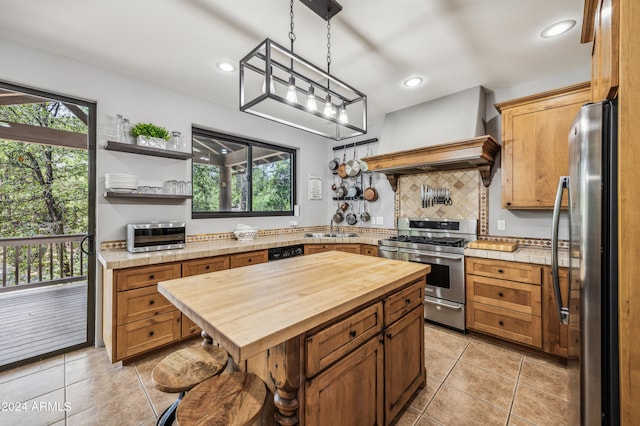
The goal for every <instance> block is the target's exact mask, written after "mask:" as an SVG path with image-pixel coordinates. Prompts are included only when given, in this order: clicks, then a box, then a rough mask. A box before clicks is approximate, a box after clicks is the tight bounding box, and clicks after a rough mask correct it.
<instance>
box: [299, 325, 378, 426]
mask: <svg viewBox="0 0 640 426" xmlns="http://www.w3.org/2000/svg"><path fill="white" fill-rule="evenodd" d="M383 357H384V346H383V344H382V338H381V336H380V335H378V336H376V337H374V338H372V339H371V340H369V341H368V342H367V343H365V344H363V345H362V346H360V347H359V348H357V349H356V350H354V351H353V352H352V353H350V354H349V355H347V356H346V357H345V358H343V359H342V360H340V361H339V362H337V363H336V364H334V365H333V366H332V367H330V368H328V369H327V370H325V371H324V372H323V373H320V374H319V375H318V376H316V377H315V378H313V379H310V380H307V382H306V384H305V425H307V426H325V425H382V424H384V412H383V407H384V405H383V398H384V390H383V386H384V385H383V378H384V374H383V368H384V358H383Z"/></svg>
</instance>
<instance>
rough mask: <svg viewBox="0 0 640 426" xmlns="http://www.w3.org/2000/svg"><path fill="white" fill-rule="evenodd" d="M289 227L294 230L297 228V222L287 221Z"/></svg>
mask: <svg viewBox="0 0 640 426" xmlns="http://www.w3.org/2000/svg"><path fill="white" fill-rule="evenodd" d="M289 226H290V227H292V228H295V227H296V226H298V221H297V220H290V221H289Z"/></svg>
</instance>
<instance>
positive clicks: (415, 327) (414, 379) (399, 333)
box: [384, 307, 425, 420]
mask: <svg viewBox="0 0 640 426" xmlns="http://www.w3.org/2000/svg"><path fill="white" fill-rule="evenodd" d="M384 337H385V339H384V363H385V370H387V371H394V373H393V374H389V375H386V376H385V383H384V390H385V398H384V407H385V417H386V418H387V419H388V420H391V419H393V418H394V417H395V416H396V415H398V413H399V412H400V410H402V407H404V406H405V404H406V403H407V402H408V401H409V399H410V398H411V396H412V395H413V393H414V392H415V391H416V390H417V389H418V387H420V386H421V385H422V384H423V383H424V377H425V368H424V355H422V354H424V321H423V308H422V307H419V308H416V309H414V310H413V311H411V312H410V313H409V314H407V315H406V316H405V317H403V318H402V319H400V320H399V321H398V322H396V323H394V324H392V325H391V326H389V327H388V328H387V329H386V330H385V335H384ZM417 342H420V343H419V344H420V346H421V348H420V351H416V350H407V349H408V348H415V346H416V345H417V344H418V343H417ZM399 365H401V366H402V368H398V366H399Z"/></svg>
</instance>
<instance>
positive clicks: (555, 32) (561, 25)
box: [540, 19, 576, 38]
mask: <svg viewBox="0 0 640 426" xmlns="http://www.w3.org/2000/svg"><path fill="white" fill-rule="evenodd" d="M575 25H576V21H574V20H573V19H567V20H566V21H560V22H556V23H555V24H553V25H551V26H549V27H547V28H545V29H544V30H543V31H542V32H541V33H540V37H544V38H551V37H555V36H559V35H560V34H564V33H566V32H567V31H569V30H570V29H571V28H573V27H574V26H575Z"/></svg>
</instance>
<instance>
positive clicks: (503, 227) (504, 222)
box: [498, 220, 507, 231]
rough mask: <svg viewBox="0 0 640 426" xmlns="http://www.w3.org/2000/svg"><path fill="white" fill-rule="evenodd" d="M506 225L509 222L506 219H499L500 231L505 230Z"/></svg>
mask: <svg viewBox="0 0 640 426" xmlns="http://www.w3.org/2000/svg"><path fill="white" fill-rule="evenodd" d="M506 227H507V224H506V221H505V220H499V221H498V231H504V230H505V229H506Z"/></svg>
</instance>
